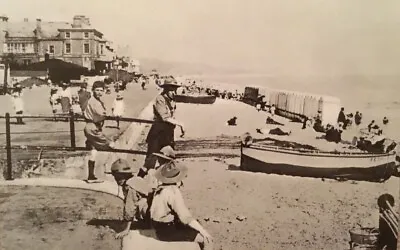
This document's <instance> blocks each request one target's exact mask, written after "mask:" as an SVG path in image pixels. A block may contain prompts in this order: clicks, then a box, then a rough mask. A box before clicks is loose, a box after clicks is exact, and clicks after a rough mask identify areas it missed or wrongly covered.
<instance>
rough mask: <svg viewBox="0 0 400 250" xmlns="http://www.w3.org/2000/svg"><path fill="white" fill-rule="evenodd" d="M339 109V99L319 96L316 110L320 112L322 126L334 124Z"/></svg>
mask: <svg viewBox="0 0 400 250" xmlns="http://www.w3.org/2000/svg"><path fill="white" fill-rule="evenodd" d="M340 108H341V104H340V99H339V98H336V97H333V96H321V97H320V98H319V101H318V110H319V111H321V115H322V124H323V125H326V124H328V123H329V124H336V121H337V117H338V114H339V111H340Z"/></svg>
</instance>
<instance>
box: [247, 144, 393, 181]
mask: <svg viewBox="0 0 400 250" xmlns="http://www.w3.org/2000/svg"><path fill="white" fill-rule="evenodd" d="M241 150H242V152H241V166H240V168H241V169H242V170H246V171H253V172H263V173H270V174H281V175H291V176H301V177H316V178H334V179H351V180H366V181H382V180H386V179H388V178H390V176H391V175H392V174H393V173H394V172H395V170H396V167H395V166H396V162H395V157H396V156H395V154H394V153H389V154H336V153H312V152H298V151H295V150H286V149H279V148H276V147H275V148H274V147H270V148H268V147H253V146H250V147H242V149H241Z"/></svg>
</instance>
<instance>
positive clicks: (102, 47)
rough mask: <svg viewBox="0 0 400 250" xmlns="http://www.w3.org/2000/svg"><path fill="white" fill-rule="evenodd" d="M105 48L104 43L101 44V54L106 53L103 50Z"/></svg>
mask: <svg viewBox="0 0 400 250" xmlns="http://www.w3.org/2000/svg"><path fill="white" fill-rule="evenodd" d="M103 49H104V46H103V45H100V54H101V55H104V50H103Z"/></svg>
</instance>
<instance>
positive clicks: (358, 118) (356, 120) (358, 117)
mask: <svg viewBox="0 0 400 250" xmlns="http://www.w3.org/2000/svg"><path fill="white" fill-rule="evenodd" d="M361 119H362V114H361V113H360V112H358V111H357V112H356V114H355V115H354V123H355V124H356V126H359V125H360V124H361Z"/></svg>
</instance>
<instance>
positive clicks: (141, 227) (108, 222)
mask: <svg viewBox="0 0 400 250" xmlns="http://www.w3.org/2000/svg"><path fill="white" fill-rule="evenodd" d="M86 224H87V225H89V226H95V227H98V226H103V227H109V228H111V229H112V230H114V231H115V232H116V233H120V232H122V231H123V230H124V229H125V226H126V222H125V221H121V220H112V219H91V220H89V221H88V222H87V223H86ZM131 230H138V231H139V233H140V234H141V235H143V236H145V237H150V238H153V239H157V237H156V233H155V230H154V229H152V228H151V227H150V225H148V224H145V223H141V222H136V223H133V224H132V226H131Z"/></svg>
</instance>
